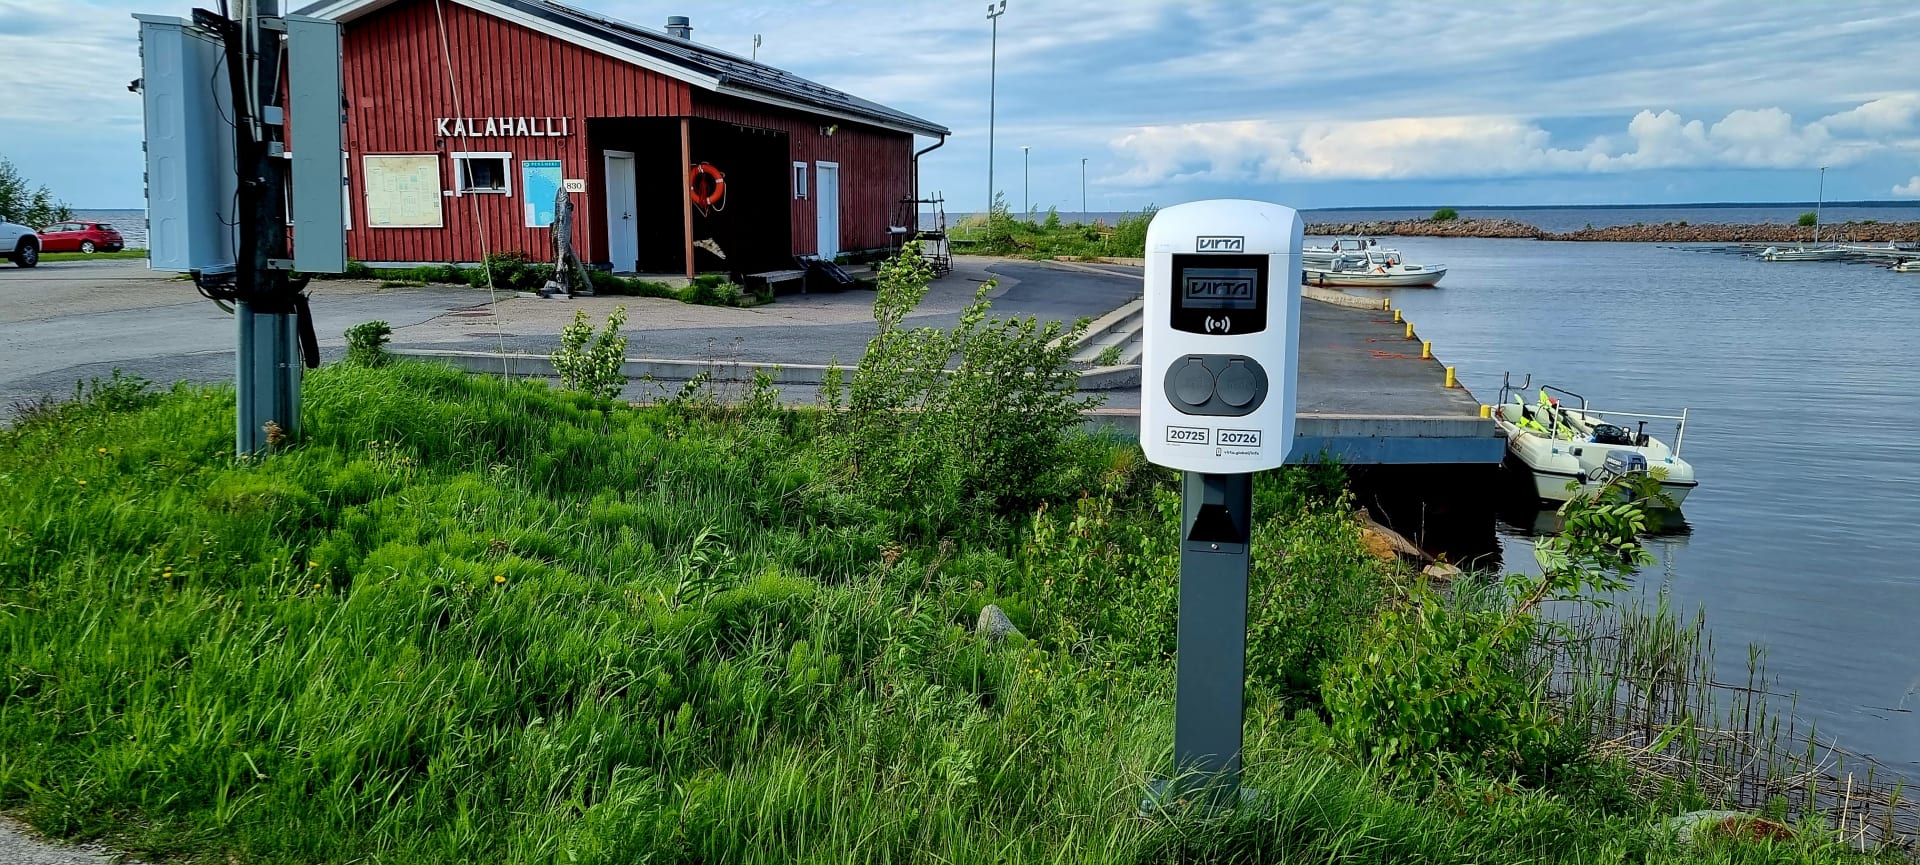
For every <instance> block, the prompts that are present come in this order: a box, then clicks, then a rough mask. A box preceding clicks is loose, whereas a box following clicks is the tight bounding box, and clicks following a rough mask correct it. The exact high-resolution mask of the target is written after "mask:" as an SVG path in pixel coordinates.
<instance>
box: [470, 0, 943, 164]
mask: <svg viewBox="0 0 1920 865" xmlns="http://www.w3.org/2000/svg"><path fill="white" fill-rule="evenodd" d="M495 2H498V3H500V4H502V5H505V6H509V7H512V8H514V9H517V10H519V11H521V12H525V13H529V14H532V15H534V16H536V17H539V18H541V19H542V20H546V21H549V22H552V23H554V24H559V25H562V26H565V27H567V28H569V29H572V30H575V31H578V32H581V33H584V34H586V35H590V36H594V37H595V38H599V39H605V40H607V41H609V42H613V43H615V44H618V45H621V46H622V47H625V48H628V49H630V50H634V51H639V52H641V53H643V54H647V55H649V56H652V57H655V58H658V59H661V60H665V61H667V62H669V63H673V64H675V65H678V66H680V67H682V68H685V69H688V70H689V71H693V72H697V73H700V74H703V75H706V76H708V77H713V78H720V79H722V86H723V87H729V88H731V87H737V88H740V89H743V90H753V91H759V92H762V93H766V94H770V95H774V96H787V97H793V98H795V99H796V100H798V101H799V102H801V103H803V104H810V105H814V106H816V107H821V108H832V109H834V110H838V111H844V112H848V113H852V114H855V115H858V116H864V117H867V118H869V119H873V120H878V121H881V122H885V123H895V124H901V125H905V126H908V127H911V128H914V129H916V130H920V131H926V132H929V133H938V134H946V132H947V130H946V128H945V127H941V126H938V125H936V124H933V123H929V122H927V121H925V120H922V119H920V118H918V117H915V116H913V115H911V114H907V113H905V112H903V111H896V110H894V109H892V108H888V107H887V106H885V105H881V104H879V103H877V102H871V101H868V100H865V99H861V98H859V97H857V96H853V95H850V94H847V93H844V92H842V91H839V90H835V89H833V88H831V87H827V86H826V85H823V84H818V83H816V82H813V81H809V80H807V79H805V78H801V77H800V76H798V75H794V74H793V73H790V72H787V71H785V70H782V69H777V68H775V67H772V66H768V65H766V64H764V63H756V62H754V61H751V60H747V59H745V58H742V57H739V56H737V55H733V54H729V53H727V52H725V51H721V50H719V49H717V48H709V47H707V46H704V45H700V44H698V43H694V42H688V41H684V40H681V39H676V38H674V37H671V36H668V35H666V34H663V33H656V32H653V31H650V30H645V29H642V28H639V27H635V26H633V25H632V24H628V23H626V22H624V21H618V20H615V19H612V18H606V17H603V16H600V15H596V14H594V13H591V12H587V11H585V10H582V9H576V8H574V7H572V6H568V5H566V4H564V3H559V2H556V0H495Z"/></svg>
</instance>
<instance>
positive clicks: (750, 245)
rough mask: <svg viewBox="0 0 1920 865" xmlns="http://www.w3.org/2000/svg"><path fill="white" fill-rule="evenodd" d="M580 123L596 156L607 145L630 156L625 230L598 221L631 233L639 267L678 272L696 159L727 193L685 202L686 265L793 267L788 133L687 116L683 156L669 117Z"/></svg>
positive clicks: (736, 270) (737, 269)
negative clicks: (689, 254) (690, 248)
mask: <svg viewBox="0 0 1920 865" xmlns="http://www.w3.org/2000/svg"><path fill="white" fill-rule="evenodd" d="M588 130H589V133H590V134H591V135H592V136H593V145H594V151H595V153H596V154H599V155H597V156H596V157H595V158H596V159H599V160H604V158H605V157H604V155H605V154H606V153H607V152H608V151H616V152H625V153H632V154H633V168H634V170H633V184H634V189H633V195H632V200H633V204H634V208H633V220H632V222H631V227H627V226H622V225H620V224H619V223H618V222H617V221H615V220H611V219H610V220H607V221H606V222H607V223H608V224H609V229H608V230H609V231H620V230H627V231H634V232H636V233H637V234H638V243H637V245H636V246H637V249H636V252H635V262H636V263H635V266H636V267H637V269H638V270H639V271H641V272H643V273H684V272H686V269H687V264H686V249H687V237H686V223H685V221H684V217H683V214H684V213H685V208H686V201H685V196H686V195H687V192H688V189H689V188H690V186H691V185H692V184H693V183H694V180H693V176H692V175H693V171H694V169H695V168H696V167H697V166H701V165H703V164H704V165H707V166H711V167H712V169H713V172H715V173H718V174H719V175H720V176H721V177H722V178H724V182H725V194H724V195H722V196H720V197H719V198H718V199H717V200H715V201H713V202H712V203H711V204H702V205H699V206H696V207H694V208H693V240H694V243H695V248H694V258H693V263H694V269H695V270H696V271H698V272H702V273H715V272H718V273H733V274H740V273H756V272H759V271H764V270H775V269H784V268H786V267H790V266H791V265H792V261H793V225H792V218H791V213H792V209H791V207H790V200H791V198H792V195H793V190H792V183H793V180H792V168H791V164H792V163H791V161H790V160H789V157H788V152H789V151H788V147H787V135H786V133H784V132H778V131H774V130H767V129H757V128H753V127H746V126H739V125H736V124H732V123H720V122H717V121H710V120H697V119H696V120H692V121H690V124H689V129H688V144H689V150H690V151H691V154H692V158H691V161H690V162H688V161H685V160H683V158H682V156H681V152H680V118H677V117H642V118H608V119H598V120H594V121H591V122H590V123H589V125H588ZM711 181H712V178H711V176H709V178H708V179H705V180H702V181H700V185H699V187H698V188H700V189H701V190H702V191H706V190H709V189H711V188H712V182H711ZM602 182H605V179H604V177H603V180H602ZM608 240H609V244H608V245H609V246H617V245H618V243H617V241H615V239H614V238H612V237H609V238H608ZM714 250H718V252H717V253H716V252H715V251H714ZM723 256H724V257H723ZM623 264H624V262H614V267H615V269H616V270H622V269H624V267H623V266H622V265H623Z"/></svg>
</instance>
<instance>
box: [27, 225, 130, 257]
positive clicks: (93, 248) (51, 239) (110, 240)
mask: <svg viewBox="0 0 1920 865" xmlns="http://www.w3.org/2000/svg"><path fill="white" fill-rule="evenodd" d="M126 247H127V242H126V241H125V240H123V239H121V237H120V232H118V231H115V230H114V228H113V226H111V225H108V224H106V223H104V222H62V223H60V224H58V225H49V226H47V227H46V228H42V229H40V251H41V252H88V253H91V252H119V251H120V250H122V249H125V248H126Z"/></svg>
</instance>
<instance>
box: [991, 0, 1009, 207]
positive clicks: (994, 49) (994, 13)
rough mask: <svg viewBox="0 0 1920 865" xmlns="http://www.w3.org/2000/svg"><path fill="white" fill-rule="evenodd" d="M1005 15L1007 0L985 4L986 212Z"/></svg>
mask: <svg viewBox="0 0 1920 865" xmlns="http://www.w3.org/2000/svg"><path fill="white" fill-rule="evenodd" d="M1005 14H1007V0H1000V3H999V4H998V5H997V6H996V5H995V4H993V3H988V4H987V20H988V21H992V22H993V42H992V45H991V47H990V48H989V49H988V51H987V210H988V211H992V210H993V114H994V107H995V106H994V101H995V98H996V97H997V95H998V94H997V92H996V90H997V85H996V83H995V77H996V74H997V72H998V67H999V63H1000V16H1002V15H1005Z"/></svg>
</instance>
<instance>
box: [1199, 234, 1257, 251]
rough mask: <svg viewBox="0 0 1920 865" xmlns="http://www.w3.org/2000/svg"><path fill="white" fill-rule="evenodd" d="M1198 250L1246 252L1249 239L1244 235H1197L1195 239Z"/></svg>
mask: <svg viewBox="0 0 1920 865" xmlns="http://www.w3.org/2000/svg"><path fill="white" fill-rule="evenodd" d="M1193 248H1194V251H1196V252H1245V251H1246V250H1247V239H1246V238H1244V237H1205V236H1202V237H1196V238H1194V239H1193Z"/></svg>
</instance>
